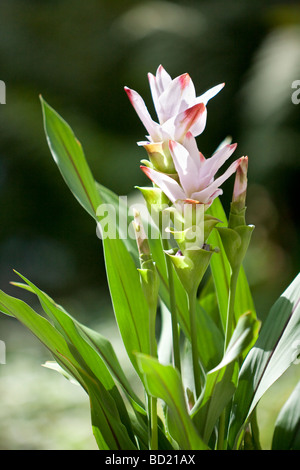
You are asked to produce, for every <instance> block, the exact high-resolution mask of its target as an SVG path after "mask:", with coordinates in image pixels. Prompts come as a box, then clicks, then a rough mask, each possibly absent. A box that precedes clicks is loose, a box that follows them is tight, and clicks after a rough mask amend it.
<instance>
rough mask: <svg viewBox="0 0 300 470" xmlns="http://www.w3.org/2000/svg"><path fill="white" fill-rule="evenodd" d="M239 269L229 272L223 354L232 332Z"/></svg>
mask: <svg viewBox="0 0 300 470" xmlns="http://www.w3.org/2000/svg"><path fill="white" fill-rule="evenodd" d="M239 271H240V267H239V266H238V268H234V269H233V270H232V272H231V277H230V285H229V295H228V307H227V318H226V331H225V342H224V352H225V351H226V349H227V347H228V344H229V341H230V338H231V335H232V330H233V321H234V302H235V293H236V286H237V280H238V275H239Z"/></svg>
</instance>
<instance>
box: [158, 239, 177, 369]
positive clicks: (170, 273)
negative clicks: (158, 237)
mask: <svg viewBox="0 0 300 470" xmlns="http://www.w3.org/2000/svg"><path fill="white" fill-rule="evenodd" d="M162 244H163V248H164V250H168V249H169V245H168V240H167V239H165V238H163V237H162ZM165 260H166V265H167V274H168V282H169V295H170V310H171V321H172V338H173V358H174V365H175V367H176V368H177V369H178V370H179V372H181V365H180V347H179V334H178V320H177V308H176V298H175V289H174V275H173V265H172V261H171V260H170V258H169V257H168V255H165Z"/></svg>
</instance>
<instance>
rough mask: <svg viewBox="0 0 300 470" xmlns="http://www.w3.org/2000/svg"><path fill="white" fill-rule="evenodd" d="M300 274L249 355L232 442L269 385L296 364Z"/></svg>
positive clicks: (234, 415) (232, 426)
mask: <svg viewBox="0 0 300 470" xmlns="http://www.w3.org/2000/svg"><path fill="white" fill-rule="evenodd" d="M299 301H300V274H299V275H298V276H297V277H296V278H295V279H294V281H293V282H292V283H291V284H290V286H289V287H288V288H287V289H286V290H285V292H284V293H283V294H282V295H281V296H280V298H279V299H278V300H277V302H276V303H275V304H274V305H273V307H272V308H271V310H270V313H269V315H268V316H267V319H266V321H265V323H264V324H263V327H262V330H261V332H260V335H259V337H258V340H257V342H256V343H255V345H254V347H253V348H252V349H251V351H250V352H249V354H248V356H247V357H246V359H245V361H244V363H243V365H242V368H241V371H240V375H239V385H238V388H237V391H236V393H235V396H234V403H233V407H232V416H231V423H230V429H229V440H228V442H229V446H230V447H231V448H233V447H235V446H236V445H237V439H238V437H239V435H240V433H241V431H242V429H243V427H244V425H245V423H246V422H247V420H248V418H249V417H250V415H251V412H252V411H253V410H254V408H255V407H256V405H257V403H258V401H259V400H260V398H261V397H262V396H263V394H264V393H265V392H266V391H267V390H268V389H269V387H270V386H271V385H272V384H273V383H274V382H275V381H276V380H277V379H278V378H279V377H280V376H281V375H282V374H283V373H284V372H285V371H286V370H287V369H288V368H289V367H290V365H292V363H293V361H294V357H293V354H292V353H291V351H293V345H295V344H296V342H297V341H298V340H299V337H300V302H299Z"/></svg>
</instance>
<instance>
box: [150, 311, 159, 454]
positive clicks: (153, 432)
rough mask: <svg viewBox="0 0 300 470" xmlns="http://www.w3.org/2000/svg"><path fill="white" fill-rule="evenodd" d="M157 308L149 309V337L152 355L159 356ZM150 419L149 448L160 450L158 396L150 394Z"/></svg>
mask: <svg viewBox="0 0 300 470" xmlns="http://www.w3.org/2000/svg"><path fill="white" fill-rule="evenodd" d="M155 319H156V308H155V309H151V308H150V309H149V339H150V355H151V356H153V357H157V344H156V338H155ZM148 400H149V401H148V421H149V450H158V433H157V398H155V397H152V396H151V395H148Z"/></svg>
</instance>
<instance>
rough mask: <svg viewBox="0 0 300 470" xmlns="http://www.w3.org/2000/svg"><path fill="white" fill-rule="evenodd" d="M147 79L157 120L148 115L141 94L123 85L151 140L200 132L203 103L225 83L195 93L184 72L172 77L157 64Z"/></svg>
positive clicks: (156, 140) (182, 136) (168, 138)
mask: <svg viewBox="0 0 300 470" xmlns="http://www.w3.org/2000/svg"><path fill="white" fill-rule="evenodd" d="M148 79H149V84H150V89H151V94H152V98H153V102H154V106H155V110H156V113H157V117H158V121H159V122H158V123H157V122H155V121H153V119H152V118H151V116H150V113H149V111H148V109H147V107H146V105H145V103H144V100H143V99H142V97H141V96H140V95H139V94H138V93H137V92H136V91H134V90H131V89H130V88H128V87H125V91H126V93H127V95H128V97H129V99H130V101H131V103H132V105H133V107H134V109H135V111H136V112H137V114H138V116H139V118H140V119H141V121H142V123H143V124H144V126H145V128H146V130H147V131H148V133H149V135H148V136H146V137H147V139H148V140H149V141H150V142H163V141H168V140H175V141H179V142H182V141H183V139H184V137H185V135H186V133H187V132H191V134H192V135H193V136H195V137H196V136H198V135H200V134H201V133H202V132H203V130H204V128H205V125H206V117H207V110H206V105H207V103H208V101H209V100H210V99H211V98H213V97H214V96H215V95H216V94H217V93H219V91H220V90H221V89H222V88H223V87H224V83H222V84H220V85H217V86H215V87H213V88H211V89H210V90H208V91H206V92H205V93H204V94H203V95H201V96H199V97H196V92H195V87H194V84H193V82H192V80H191V78H190V76H189V75H188V74H187V73H185V74H183V75H180V76H178V77H176V78H174V79H173V80H172V78H171V77H170V75H169V74H168V73H167V72H166V70H165V69H164V68H163V66H162V65H160V66H159V67H158V69H157V72H156V75H155V76H154V75H153V74H151V73H149V74H148Z"/></svg>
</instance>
